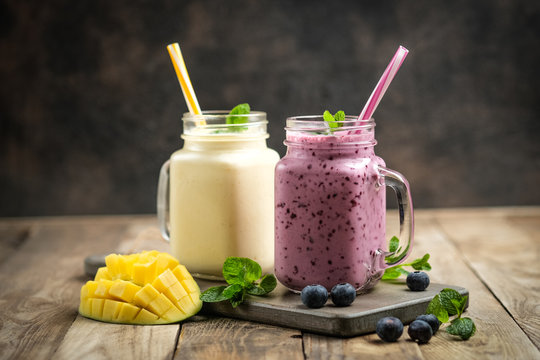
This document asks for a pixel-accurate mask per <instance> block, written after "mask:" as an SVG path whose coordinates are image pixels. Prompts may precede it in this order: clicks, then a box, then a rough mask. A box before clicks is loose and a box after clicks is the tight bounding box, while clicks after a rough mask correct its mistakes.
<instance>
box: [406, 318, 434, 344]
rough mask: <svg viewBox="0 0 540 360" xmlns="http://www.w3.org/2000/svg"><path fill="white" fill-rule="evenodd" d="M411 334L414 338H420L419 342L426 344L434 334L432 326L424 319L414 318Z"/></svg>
mask: <svg viewBox="0 0 540 360" xmlns="http://www.w3.org/2000/svg"><path fill="white" fill-rule="evenodd" d="M408 333H409V336H410V337H411V339H413V340H418V343H420V344H425V343H427V342H428V341H429V339H431V337H432V336H433V330H431V326H429V324H428V323H427V322H425V321H424V320H414V321H413V322H412V323H410V325H409V330H408Z"/></svg>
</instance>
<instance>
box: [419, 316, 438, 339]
mask: <svg viewBox="0 0 540 360" xmlns="http://www.w3.org/2000/svg"><path fill="white" fill-rule="evenodd" d="M416 320H423V321H425V322H427V323H428V324H429V326H431V330H433V335H435V333H436V332H437V330H439V326H441V322H440V321H439V319H437V317H436V316H435V315H433V314H426V315H420V316H418V317H417V318H416Z"/></svg>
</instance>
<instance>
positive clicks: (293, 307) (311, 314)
mask: <svg viewBox="0 0 540 360" xmlns="http://www.w3.org/2000/svg"><path fill="white" fill-rule="evenodd" d="M196 281H197V283H198V284H199V286H200V287H201V291H204V290H206V289H207V288H209V287H210V286H218V285H223V283H220V282H212V281H208V280H201V279H196ZM444 288H451V289H454V290H456V291H457V292H459V293H460V294H461V295H468V294H469V291H468V290H467V289H465V288H462V287H459V286H453V285H443V284H433V283H432V284H430V285H429V287H428V288H427V289H426V290H425V291H418V292H414V291H410V290H409V289H408V288H407V286H406V285H405V284H404V283H398V282H395V283H387V282H383V281H381V282H379V283H378V284H377V285H376V286H375V288H374V289H372V290H371V291H370V292H369V293H367V294H362V295H358V296H357V297H356V300H355V301H354V302H353V303H352V305H351V306H347V307H336V306H334V305H333V304H332V301H331V300H330V299H328V302H327V303H326V305H325V306H324V307H322V308H319V309H310V308H308V307H306V306H305V305H304V304H302V301H301V300H300V295H298V294H295V293H292V292H290V291H289V290H287V289H286V288H285V287H284V286H282V285H280V284H278V286H277V287H276V289H275V290H274V291H272V292H271V293H270V294H268V295H266V296H250V295H248V296H247V298H246V300H245V301H244V303H242V304H241V305H239V306H238V307H236V308H233V307H232V306H231V304H230V303H229V302H228V301H222V302H218V303H205V304H204V306H203V309H202V313H207V314H217V315H221V316H227V317H232V318H237V319H244V320H250V321H256V322H261V323H265V324H271V325H277V326H284V327H290V328H295V329H299V330H302V331H307V332H313V333H319V334H324V335H332V336H341V337H351V336H356V335H361V334H365V333H370V332H374V331H375V325H376V324H377V321H378V320H379V319H380V318H382V317H385V316H394V317H397V318H399V319H400V320H401V321H402V322H403V323H404V324H408V323H410V322H411V321H413V320H414V319H415V318H416V317H417V316H418V315H420V314H423V313H424V312H425V311H426V308H427V306H428V304H429V302H430V301H431V299H433V297H434V296H435V295H436V294H438V293H439V291H441V290H442V289H444ZM467 306H468V303H467Z"/></svg>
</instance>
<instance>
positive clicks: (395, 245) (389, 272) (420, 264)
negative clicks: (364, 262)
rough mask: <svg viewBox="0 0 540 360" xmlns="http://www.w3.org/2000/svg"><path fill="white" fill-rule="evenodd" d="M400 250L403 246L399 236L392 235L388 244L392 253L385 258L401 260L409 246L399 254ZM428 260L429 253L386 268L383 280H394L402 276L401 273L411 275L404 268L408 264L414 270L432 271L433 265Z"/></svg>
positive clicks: (394, 260)
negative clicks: (400, 244) (411, 260)
mask: <svg viewBox="0 0 540 360" xmlns="http://www.w3.org/2000/svg"><path fill="white" fill-rule="evenodd" d="M400 250H401V248H400V247H399V239H398V238H397V236H392V238H391V239H390V242H389V244H388V251H390V252H391V253H392V254H391V255H389V256H387V257H386V258H385V260H386V261H387V262H388V263H393V262H396V261H399V260H400V258H402V257H403V256H405V254H406V253H407V250H408V248H406V249H405V251H403V253H401V254H397V253H398V252H399V251H400ZM428 260H429V254H425V255H424V256H422V257H421V258H419V259H416V260H414V261H413V262H410V263H407V264H401V265H395V266H391V267H389V268H386V270H384V274H383V277H382V280H394V279H397V278H398V277H400V276H401V275H405V276H407V275H409V271H407V270H405V269H404V267H407V266H410V267H412V268H413V269H414V270H425V271H430V270H431V265H430V264H429V262H428Z"/></svg>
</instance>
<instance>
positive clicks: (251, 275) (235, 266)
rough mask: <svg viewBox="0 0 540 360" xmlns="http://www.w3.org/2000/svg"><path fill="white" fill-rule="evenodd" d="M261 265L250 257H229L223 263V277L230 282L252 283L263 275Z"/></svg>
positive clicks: (246, 284) (245, 284) (244, 284)
mask: <svg viewBox="0 0 540 360" xmlns="http://www.w3.org/2000/svg"><path fill="white" fill-rule="evenodd" d="M261 274H262V270H261V266H260V265H259V264H257V263H256V262H255V261H253V260H251V259H248V258H239V257H228V258H227V259H226V260H225V262H224V263H223V278H224V279H225V281H227V283H229V284H240V285H242V286H244V287H246V286H249V285H251V283H253V282H254V281H255V280H259V278H260V277H261Z"/></svg>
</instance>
